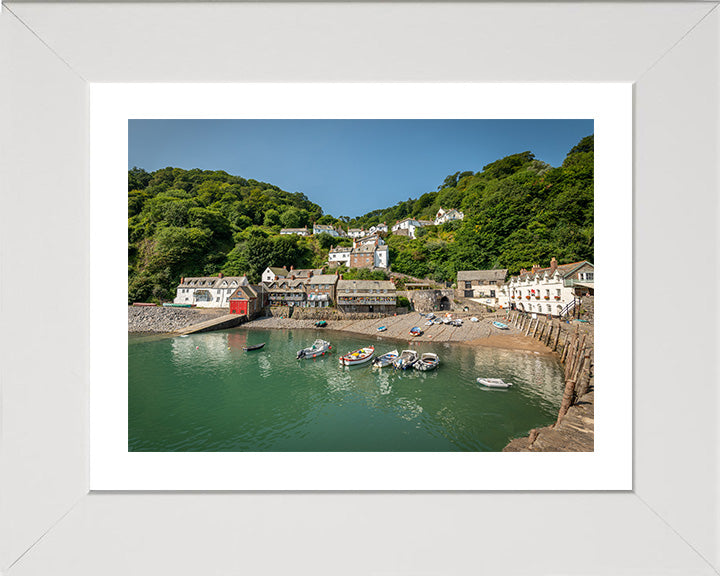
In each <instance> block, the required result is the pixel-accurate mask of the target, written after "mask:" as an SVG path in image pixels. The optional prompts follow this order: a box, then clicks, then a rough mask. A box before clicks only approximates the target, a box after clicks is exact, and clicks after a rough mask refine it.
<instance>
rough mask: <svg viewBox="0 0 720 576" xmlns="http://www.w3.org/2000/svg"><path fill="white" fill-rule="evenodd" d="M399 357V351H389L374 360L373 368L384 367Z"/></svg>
mask: <svg viewBox="0 0 720 576" xmlns="http://www.w3.org/2000/svg"><path fill="white" fill-rule="evenodd" d="M397 357H398V351H397V350H393V351H392V352H387V353H385V354H383V355H382V356H378V357H377V358H375V359H374V360H373V368H384V367H385V366H390V364H392V363H393V362H394V361H395V360H396V359H397Z"/></svg>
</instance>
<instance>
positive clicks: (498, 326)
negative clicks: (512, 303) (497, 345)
mask: <svg viewBox="0 0 720 576" xmlns="http://www.w3.org/2000/svg"><path fill="white" fill-rule="evenodd" d="M493 326H495V328H499V329H500V330H507V329H508V325H507V324H503V323H502V322H498V321H497V320H495V321H494V322H493Z"/></svg>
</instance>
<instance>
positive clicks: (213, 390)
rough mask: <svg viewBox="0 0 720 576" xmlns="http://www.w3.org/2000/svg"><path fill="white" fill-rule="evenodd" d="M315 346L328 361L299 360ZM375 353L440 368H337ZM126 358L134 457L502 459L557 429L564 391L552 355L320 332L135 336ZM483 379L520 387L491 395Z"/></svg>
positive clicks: (130, 442) (239, 330)
mask: <svg viewBox="0 0 720 576" xmlns="http://www.w3.org/2000/svg"><path fill="white" fill-rule="evenodd" d="M318 337H322V338H324V339H326V340H329V341H330V342H331V343H332V345H333V350H332V353H330V354H329V355H327V356H324V357H321V358H317V359H314V360H297V359H296V352H297V350H299V349H301V348H304V347H306V346H310V345H311V344H312V342H313V341H314V340H315V338H318ZM260 342H266V345H265V347H264V348H263V349H262V350H260V351H255V352H245V351H244V350H243V346H245V345H250V344H257V343H260ZM370 344H372V345H374V346H375V350H376V355H380V354H383V353H385V352H387V351H390V350H393V349H398V350H402V349H405V348H408V347H411V348H413V349H415V350H418V352H421V353H422V352H435V353H437V354H438V355H439V356H440V360H441V364H440V367H439V368H438V369H437V370H435V371H432V372H424V373H423V372H418V371H417V370H408V371H404V372H403V371H395V370H394V369H392V368H383V369H382V370H372V369H371V368H370V366H369V364H368V365H365V366H355V367H349V368H348V367H342V366H340V364H339V362H338V357H339V356H340V355H341V354H343V353H345V352H347V351H350V350H355V349H357V348H360V347H363V346H367V345H370ZM128 353H129V359H128V364H129V365H128V372H129V390H128V393H129V399H128V412H129V418H128V447H129V450H130V451H150V452H167V451H170V452H175V451H178V452H179V451H192V452H200V451H202V452H221V451H284V452H291V451H292V452H295V451H341V452H350V451H403V452H409V451H427V452H438V451H455V450H464V451H499V450H501V449H502V448H503V447H504V446H505V445H506V444H507V443H508V441H509V440H510V439H512V438H514V437H517V436H521V435H525V434H527V432H528V431H529V430H530V429H531V428H535V427H538V426H545V425H547V424H550V423H551V422H553V421H554V420H555V417H556V415H557V411H558V407H559V405H560V400H561V398H562V389H563V379H562V368H561V366H560V364H559V362H558V361H557V360H556V359H555V358H554V357H548V356H541V355H537V354H534V353H528V352H518V351H512V350H503V349H498V348H487V347H471V346H469V345H459V344H457V343H453V344H444V343H412V346H408V343H407V342H402V341H393V340H390V339H387V338H385V339H380V338H378V337H376V336H373V337H367V336H360V335H352V334H347V333H341V332H332V331H321V330H267V331H265V330H249V329H243V328H237V329H233V330H227V331H221V332H210V333H206V334H195V335H191V336H187V337H167V336H153V337H147V336H144V337H142V336H135V335H132V334H130V335H129V344H128ZM478 376H486V377H499V378H503V379H504V380H505V381H510V382H513V384H514V385H513V387H512V388H510V389H509V390H491V389H486V388H484V387H482V386H480V385H478V384H477V383H476V382H475V379H476V378H477V377H478Z"/></svg>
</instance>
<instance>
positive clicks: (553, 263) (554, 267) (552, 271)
mask: <svg viewBox="0 0 720 576" xmlns="http://www.w3.org/2000/svg"><path fill="white" fill-rule="evenodd" d="M557 267H558V262H557V260H555V256H553V257H552V260H550V274H555V270H557Z"/></svg>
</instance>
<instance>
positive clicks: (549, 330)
mask: <svg viewBox="0 0 720 576" xmlns="http://www.w3.org/2000/svg"><path fill="white" fill-rule="evenodd" d="M552 331H553V325H552V323H550V325H549V327H548V332H547V337H546V338H545V346H550V338H552Z"/></svg>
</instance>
